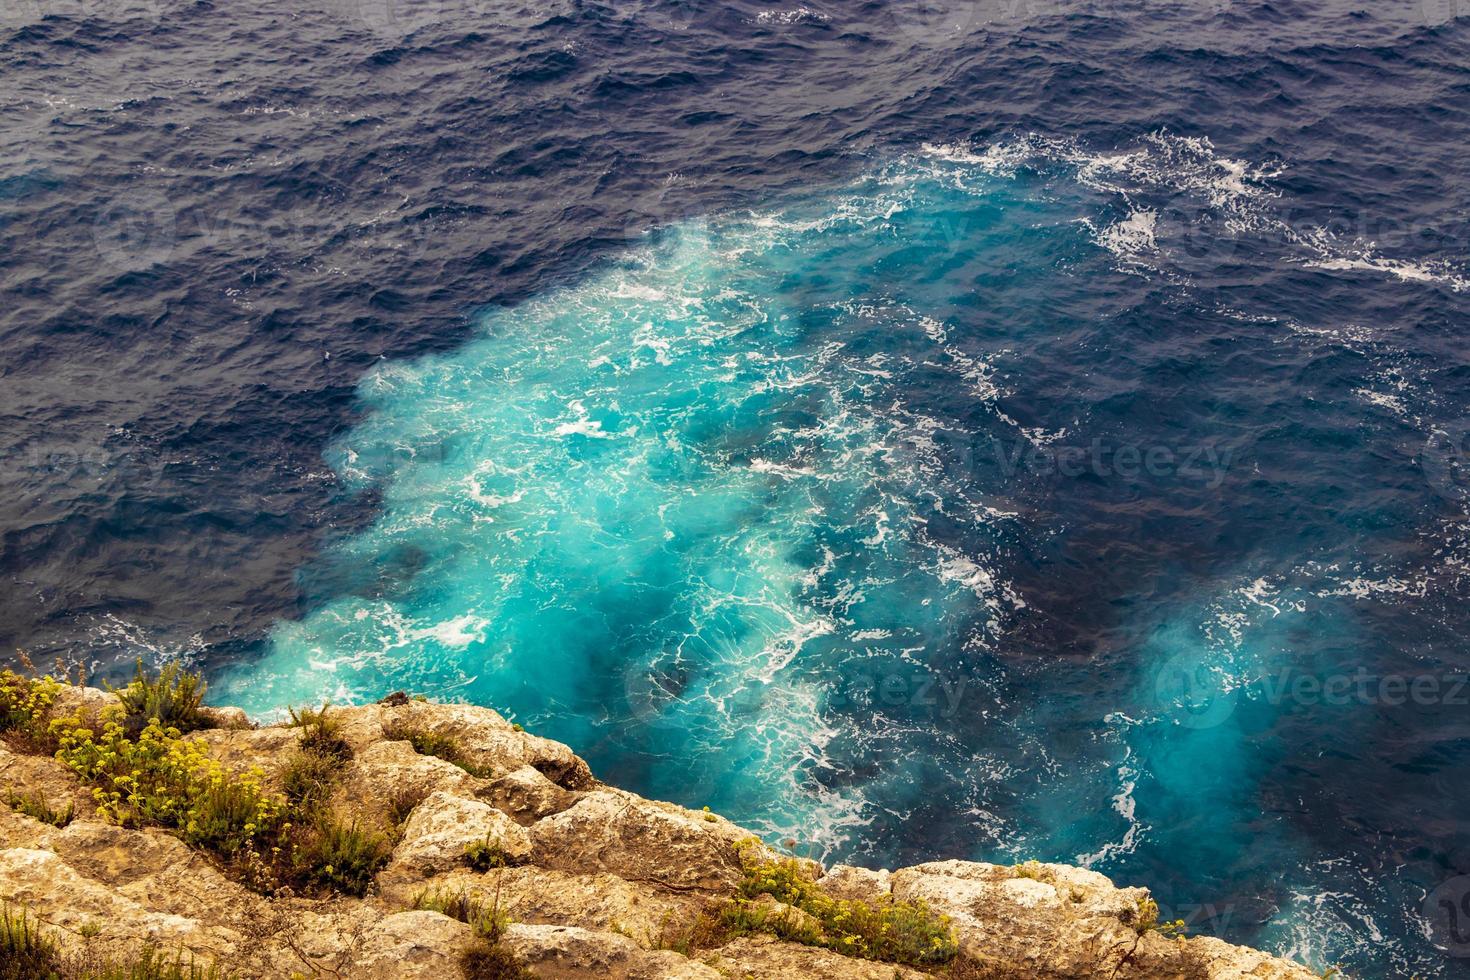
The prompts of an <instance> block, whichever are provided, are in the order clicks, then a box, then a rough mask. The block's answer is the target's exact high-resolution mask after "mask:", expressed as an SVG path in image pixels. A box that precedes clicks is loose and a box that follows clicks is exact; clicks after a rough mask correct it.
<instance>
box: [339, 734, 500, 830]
mask: <svg viewBox="0 0 1470 980" xmlns="http://www.w3.org/2000/svg"><path fill="white" fill-rule="evenodd" d="M483 782H484V780H481V779H476V778H475V777H474V776H471V775H470V774H469V773H467V772H465V771H464V770H463V769H461V768H460V767H459V766H456V765H454V764H453V763H452V762H445V761H444V760H443V759H436V758H434V757H433V756H431V755H419V754H418V753H417V752H415V751H414V750H413V746H411V745H409V744H408V743H407V742H374V743H372V744H370V745H368V746H366V747H365V748H363V749H361V750H359V751H358V753H357V755H356V757H355V758H354V759H353V760H352V761H351V762H349V763H348V764H347V766H346V768H345V770H344V771H343V773H342V781H341V789H340V791H339V793H338V798H339V799H340V800H341V801H343V802H344V803H346V802H348V801H351V802H352V804H353V806H354V808H356V809H357V810H359V811H367V810H372V811H376V812H377V814H378V816H379V817H380V822H386V818H387V813H386V811H387V809H388V808H389V807H390V806H397V807H408V808H412V807H415V806H417V805H418V804H419V802H421V801H422V800H424V799H427V798H428V797H429V796H431V795H432V794H434V793H440V792H443V793H453V794H455V795H457V796H462V797H473V796H474V795H475V791H476V790H475V788H476V787H477V786H479V785H481V784H482V783H483Z"/></svg>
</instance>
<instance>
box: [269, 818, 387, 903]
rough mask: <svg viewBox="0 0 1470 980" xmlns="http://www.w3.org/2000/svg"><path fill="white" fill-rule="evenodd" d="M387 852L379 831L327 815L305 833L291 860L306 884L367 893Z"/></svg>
mask: <svg viewBox="0 0 1470 980" xmlns="http://www.w3.org/2000/svg"><path fill="white" fill-rule="evenodd" d="M390 852H391V848H389V846H388V840H387V838H386V837H384V836H383V835H382V834H380V833H378V832H377V831H375V830H372V829H370V828H363V827H361V826H359V825H358V823H357V821H355V820H354V821H352V822H351V823H345V824H344V823H342V822H341V821H340V820H338V819H337V818H336V817H335V816H333V815H331V814H327V815H325V816H323V817H321V818H320V820H319V821H318V822H317V824H316V825H315V826H314V827H312V828H310V829H309V830H308V831H307V832H306V834H305V840H304V841H302V842H301V843H299V844H298V845H297V846H296V848H295V854H294V858H293V861H294V864H295V866H296V871H297V875H298V876H299V878H300V879H301V880H302V881H303V882H305V883H306V884H308V885H315V886H317V887H321V888H329V889H331V890H333V891H339V892H345V893H347V894H348V895H358V896H361V895H365V894H367V890H368V888H370V887H371V886H372V883H373V876H374V875H376V874H377V873H378V869H379V868H381V867H382V866H383V865H384V864H385V863H387V860H388V856H389V854H390Z"/></svg>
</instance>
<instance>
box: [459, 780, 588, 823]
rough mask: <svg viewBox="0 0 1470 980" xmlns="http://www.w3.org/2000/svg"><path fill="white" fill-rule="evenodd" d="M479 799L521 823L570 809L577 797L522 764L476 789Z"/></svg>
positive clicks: (575, 794)
mask: <svg viewBox="0 0 1470 980" xmlns="http://www.w3.org/2000/svg"><path fill="white" fill-rule="evenodd" d="M479 796H480V799H482V800H485V801H486V802H488V803H490V804H491V805H493V806H494V807H496V808H497V809H500V810H504V811H505V812H506V813H508V814H510V816H511V817H512V818H513V819H514V820H515V821H516V823H519V824H521V825H522V826H530V825H531V824H533V823H535V822H536V821H537V820H540V819H541V818H542V817H549V816H551V815H552V814H553V813H561V812H562V811H563V810H567V809H570V808H571V806H572V805H573V804H574V803H576V802H577V800H579V799H581V797H580V796H579V795H578V794H577V793H574V792H572V791H570V790H565V789H562V788H561V787H560V786H558V785H556V784H555V783H553V782H552V781H551V780H549V779H547V778H546V777H545V776H544V775H542V773H541V771H540V770H539V769H536V768H535V767H534V766H522V767H521V768H519V769H517V770H515V771H514V772H508V773H506V774H505V775H504V776H501V777H500V778H499V779H497V780H495V781H494V782H492V783H491V784H490V785H489V786H486V787H484V788H483V789H481V790H480V791H479Z"/></svg>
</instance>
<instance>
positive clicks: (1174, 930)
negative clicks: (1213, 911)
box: [1131, 898, 1189, 937]
mask: <svg viewBox="0 0 1470 980" xmlns="http://www.w3.org/2000/svg"><path fill="white" fill-rule="evenodd" d="M1136 904H1137V912H1136V913H1135V914H1134V917H1133V922H1132V923H1131V924H1132V926H1133V928H1134V930H1135V931H1137V933H1138V934H1139V935H1140V936H1141V935H1143V934H1144V933H1145V932H1157V933H1160V934H1161V935H1165V936H1170V937H1173V936H1187V935H1188V934H1189V925H1188V924H1187V923H1186V922H1185V921H1184V920H1183V919H1175V920H1174V921H1172V922H1167V921H1165V922H1160V921H1159V903H1158V902H1155V901H1154V900H1153V899H1151V898H1140V899H1139V900H1138V901H1137V903H1136Z"/></svg>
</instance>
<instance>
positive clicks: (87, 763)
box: [53, 714, 286, 856]
mask: <svg viewBox="0 0 1470 980" xmlns="http://www.w3.org/2000/svg"><path fill="white" fill-rule="evenodd" d="M53 732H54V733H55V736H56V739H57V742H58V744H59V748H58V749H57V752H56V757H57V758H58V759H60V760H61V761H62V762H63V763H65V764H66V765H67V766H69V767H70V768H71V769H72V771H74V772H75V773H76V774H77V775H78V776H80V777H81V778H82V779H83V780H85V781H87V782H89V783H92V784H93V785H94V789H93V791H92V793H93V797H94V799H95V800H96V802H97V809H98V811H99V812H100V813H102V814H103V815H104V816H106V817H107V818H109V819H111V820H114V821H116V822H117V823H119V824H122V825H124V826H143V825H146V824H157V825H161V826H165V827H171V828H173V829H174V830H176V831H177V832H178V834H179V836H180V837H182V838H183V839H184V841H185V842H187V843H190V844H195V845H198V846H201V847H207V848H209V849H211V850H214V851H217V852H219V853H220V854H223V855H226V856H231V855H234V854H235V853H237V852H239V851H241V850H242V849H245V848H254V845H255V844H256V843H257V842H258V841H260V840H261V839H263V838H264V837H266V836H268V835H270V834H272V833H273V832H274V831H276V830H277V829H278V826H279V825H280V824H281V822H282V821H283V820H284V815H285V813H286V804H285V801H284V800H283V799H281V798H280V797H279V796H277V795H275V794H272V793H269V792H267V791H266V790H265V788H264V774H263V773H261V772H260V771H259V770H252V771H250V772H247V773H244V774H243V775H236V774H234V773H231V772H229V771H228V770H226V769H225V768H224V767H223V766H222V765H220V763H219V762H218V760H216V759H214V758H212V757H211V756H210V754H209V748H208V746H207V745H205V744H204V743H203V742H199V741H191V740H186V739H183V738H182V737H181V736H180V733H179V730H178V729H176V728H165V727H164V726H163V725H162V724H160V723H159V721H158V719H157V718H154V719H151V720H150V721H149V723H148V724H147V725H145V726H144V728H143V730H142V731H141V732H139V733H138V736H137V738H136V739H134V738H129V737H128V734H127V732H126V730H125V727H124V721H123V720H122V719H121V718H119V717H117V716H116V714H113V715H112V716H111V717H107V718H104V719H103V720H102V724H101V732H100V733H98V732H94V731H93V730H92V729H91V728H90V727H86V726H84V725H82V724H81V723H80V722H78V721H77V719H74V718H73V719H60V720H58V721H56V722H54V723H53Z"/></svg>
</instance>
